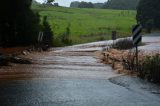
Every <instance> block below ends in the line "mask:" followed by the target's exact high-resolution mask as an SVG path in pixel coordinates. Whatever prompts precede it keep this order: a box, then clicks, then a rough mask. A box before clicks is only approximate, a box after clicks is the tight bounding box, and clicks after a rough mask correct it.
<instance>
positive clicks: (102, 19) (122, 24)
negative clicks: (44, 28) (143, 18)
mask: <svg viewBox="0 0 160 106" xmlns="http://www.w3.org/2000/svg"><path fill="white" fill-rule="evenodd" d="M33 9H34V10H36V11H39V13H40V15H41V16H48V21H49V23H50V25H51V26H52V30H53V31H54V33H55V36H56V37H58V36H60V35H61V34H62V33H64V32H65V29H66V27H67V26H68V24H70V25H71V26H70V30H71V35H70V36H71V39H72V41H73V43H74V44H78V43H86V42H92V41H98V40H102V39H111V36H110V35H111V32H112V31H113V30H116V31H117V32H118V36H119V37H125V36H130V35H131V28H132V25H134V24H135V23H136V20H135V16H136V12H135V11H128V10H127V11H126V10H109V9H108V10H107V9H79V8H64V7H34V8H33Z"/></svg>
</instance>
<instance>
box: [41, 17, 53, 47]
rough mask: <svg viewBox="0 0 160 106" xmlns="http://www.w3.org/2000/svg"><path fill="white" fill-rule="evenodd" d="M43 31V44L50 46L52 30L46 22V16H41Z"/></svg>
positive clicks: (51, 43)
mask: <svg viewBox="0 0 160 106" xmlns="http://www.w3.org/2000/svg"><path fill="white" fill-rule="evenodd" d="M43 32H44V38H43V43H44V45H48V46H49V47H50V46H52V45H53V32H52V29H51V27H50V25H49V23H48V22H47V16H44V17H43Z"/></svg>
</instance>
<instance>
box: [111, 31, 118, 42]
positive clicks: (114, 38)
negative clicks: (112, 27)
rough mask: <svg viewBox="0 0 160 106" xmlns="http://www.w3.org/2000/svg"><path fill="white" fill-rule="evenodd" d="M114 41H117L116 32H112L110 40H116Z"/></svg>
mask: <svg viewBox="0 0 160 106" xmlns="http://www.w3.org/2000/svg"><path fill="white" fill-rule="evenodd" d="M116 39H117V32H116V31H112V40H116Z"/></svg>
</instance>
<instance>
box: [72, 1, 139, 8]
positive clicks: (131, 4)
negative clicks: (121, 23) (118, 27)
mask: <svg viewBox="0 0 160 106" xmlns="http://www.w3.org/2000/svg"><path fill="white" fill-rule="evenodd" d="M138 2H139V0H108V1H107V2H105V3H92V2H84V1H82V2H79V1H73V2H71V4H70V7H72V8H73V7H74V8H104V9H120V10H136V7H137V5H138Z"/></svg>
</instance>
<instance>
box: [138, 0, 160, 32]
mask: <svg viewBox="0 0 160 106" xmlns="http://www.w3.org/2000/svg"><path fill="white" fill-rule="evenodd" d="M136 18H137V22H138V23H140V24H141V25H142V26H143V27H144V28H146V29H147V30H148V31H149V30H151V29H152V28H160V0H154V1H153V0H140V2H139V5H138V7H137V16H136Z"/></svg>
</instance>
